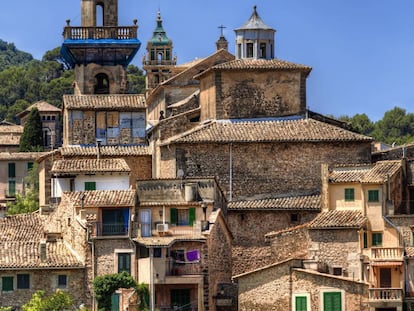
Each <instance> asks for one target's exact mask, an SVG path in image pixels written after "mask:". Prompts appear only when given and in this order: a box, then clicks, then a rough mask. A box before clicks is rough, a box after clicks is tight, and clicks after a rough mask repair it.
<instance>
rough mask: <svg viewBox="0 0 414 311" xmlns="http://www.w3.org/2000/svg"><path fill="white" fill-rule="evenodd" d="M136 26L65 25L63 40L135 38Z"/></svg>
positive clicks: (136, 34)
mask: <svg viewBox="0 0 414 311" xmlns="http://www.w3.org/2000/svg"><path fill="white" fill-rule="evenodd" d="M137 36H138V26H129V27H70V26H67V27H65V29H64V31H63V37H64V39H65V40H68V39H69V40H88V39H92V40H98V39H116V40H128V39H137Z"/></svg>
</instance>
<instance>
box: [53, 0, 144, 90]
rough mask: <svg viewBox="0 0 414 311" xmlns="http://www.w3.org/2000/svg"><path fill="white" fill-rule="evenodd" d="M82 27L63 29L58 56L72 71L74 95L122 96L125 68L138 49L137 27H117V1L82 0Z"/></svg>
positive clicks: (125, 78) (68, 23)
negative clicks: (62, 39) (59, 55)
mask: <svg viewBox="0 0 414 311" xmlns="http://www.w3.org/2000/svg"><path fill="white" fill-rule="evenodd" d="M81 15H82V25H81V26H80V27H73V26H71V25H70V20H67V21H66V22H67V25H66V27H65V28H64V32H63V36H64V41H63V44H62V48H61V54H62V56H63V57H64V59H65V60H66V62H67V63H68V65H69V66H70V67H71V68H74V72H75V81H76V87H75V94H123V93H125V92H126V91H127V76H126V67H127V66H128V64H129V63H130V62H131V61H132V59H133V57H134V56H135V54H136V53H137V52H138V50H139V48H140V45H141V43H140V41H139V40H138V39H137V33H138V26H137V21H136V20H134V24H133V25H132V26H126V27H125V26H118V0H81Z"/></svg>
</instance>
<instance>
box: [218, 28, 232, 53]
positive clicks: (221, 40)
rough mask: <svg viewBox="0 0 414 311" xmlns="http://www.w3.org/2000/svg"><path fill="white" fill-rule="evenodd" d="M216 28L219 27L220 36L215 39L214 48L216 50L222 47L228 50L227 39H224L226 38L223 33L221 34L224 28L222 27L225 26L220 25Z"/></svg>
mask: <svg viewBox="0 0 414 311" xmlns="http://www.w3.org/2000/svg"><path fill="white" fill-rule="evenodd" d="M218 28H220V33H221V34H220V38H219V39H218V40H217V41H216V49H217V51H218V50H221V49H224V50H226V51H228V49H229V43H228V41H227V40H226V38H225V37H224V34H223V30H224V28H226V26H223V25H220V26H219V27H218Z"/></svg>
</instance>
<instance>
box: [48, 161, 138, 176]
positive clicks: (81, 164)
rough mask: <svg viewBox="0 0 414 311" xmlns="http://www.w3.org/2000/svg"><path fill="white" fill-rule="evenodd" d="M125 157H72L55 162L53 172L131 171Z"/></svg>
mask: <svg viewBox="0 0 414 311" xmlns="http://www.w3.org/2000/svg"><path fill="white" fill-rule="evenodd" d="M130 171H131V169H130V168H129V166H128V164H127V163H126V162H125V160H124V159H119V158H106V159H99V160H98V159H73V160H72V159H70V160H57V161H55V162H54V163H53V166H52V170H51V172H52V173H71V174H81V173H85V174H86V173H96V172H130Z"/></svg>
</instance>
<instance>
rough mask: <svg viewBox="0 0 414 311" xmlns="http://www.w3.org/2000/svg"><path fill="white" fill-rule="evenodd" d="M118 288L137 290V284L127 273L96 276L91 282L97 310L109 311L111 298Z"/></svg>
mask: <svg viewBox="0 0 414 311" xmlns="http://www.w3.org/2000/svg"><path fill="white" fill-rule="evenodd" d="M119 288H137V283H136V282H135V280H134V279H133V278H132V276H131V275H129V274H128V273H127V272H125V271H124V272H122V273H115V274H106V275H102V276H97V277H96V278H95V279H94V280H93V289H94V291H95V298H96V300H97V302H98V310H102V311H105V310H111V296H112V294H113V293H114V292H115V291H116V290H117V289H119Z"/></svg>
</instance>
